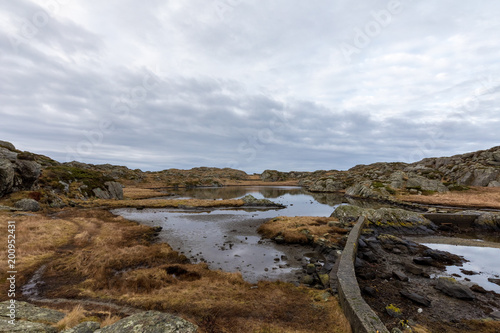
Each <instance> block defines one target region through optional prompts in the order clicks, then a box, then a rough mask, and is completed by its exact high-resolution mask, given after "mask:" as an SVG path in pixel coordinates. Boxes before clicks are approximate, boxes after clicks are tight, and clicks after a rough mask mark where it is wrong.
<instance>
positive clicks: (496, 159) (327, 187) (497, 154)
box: [300, 147, 500, 197]
mask: <svg viewBox="0 0 500 333" xmlns="http://www.w3.org/2000/svg"><path fill="white" fill-rule="evenodd" d="M365 182H368V183H370V182H371V184H370V185H369V186H368V187H370V189H371V190H376V192H382V195H386V194H387V195H393V194H394V192H396V191H402V192H410V193H414V194H428V193H433V192H447V191H449V190H461V189H463V188H464V186H489V187H500V147H494V148H491V149H489V150H483V151H477V152H474V153H467V154H462V155H455V156H451V157H439V158H426V159H423V160H421V161H419V162H415V163H412V164H406V163H374V164H370V165H357V166H355V167H353V168H351V169H349V170H347V171H337V170H331V171H322V172H321V173H318V172H314V173H311V174H310V175H309V176H307V177H306V178H304V179H302V180H301V182H300V183H301V184H302V185H304V186H306V187H307V188H308V189H309V190H310V191H312V192H336V191H342V190H346V189H349V188H351V187H352V186H356V185H357V184H359V183H365ZM365 187H366V186H365ZM353 190H354V189H350V191H353ZM356 190H357V191H359V190H360V188H357V189H356ZM384 191H387V193H385V192H384ZM361 194H362V195H359V196H361V197H362V196H363V195H365V194H367V193H366V191H364V192H362V193H361ZM368 196H373V193H369V194H368Z"/></svg>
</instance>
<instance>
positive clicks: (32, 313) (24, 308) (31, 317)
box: [0, 301, 65, 324]
mask: <svg viewBox="0 0 500 333" xmlns="http://www.w3.org/2000/svg"><path fill="white" fill-rule="evenodd" d="M15 305H16V319H24V320H28V321H41V322H44V323H54V324H55V323H57V322H58V321H60V320H61V319H63V318H64V317H65V314H64V313H62V312H60V311H57V310H52V309H46V308H41V307H38V306H36V305H33V304H30V303H27V302H22V301H16V303H15ZM8 306H10V303H9V301H5V302H2V303H0V317H9V314H10V312H9V311H10V310H9V308H8Z"/></svg>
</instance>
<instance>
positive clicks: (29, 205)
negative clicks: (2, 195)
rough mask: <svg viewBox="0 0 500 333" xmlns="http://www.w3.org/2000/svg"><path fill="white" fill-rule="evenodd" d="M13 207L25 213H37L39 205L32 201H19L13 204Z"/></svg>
mask: <svg viewBox="0 0 500 333" xmlns="http://www.w3.org/2000/svg"><path fill="white" fill-rule="evenodd" d="M14 207H15V208H17V209H20V210H22V211H25V212H38V211H39V210H40V204H39V203H38V201H36V200H33V199H21V200H19V201H18V202H16V203H15V204H14Z"/></svg>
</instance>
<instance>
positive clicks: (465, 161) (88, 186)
mask: <svg viewBox="0 0 500 333" xmlns="http://www.w3.org/2000/svg"><path fill="white" fill-rule="evenodd" d="M256 177H257V176H256ZM255 180H256V179H254V177H253V176H251V175H248V174H247V173H245V172H244V171H241V170H234V169H230V168H223V169H220V168H208V167H198V168H193V169H190V170H179V169H167V170H163V171H156V172H151V171H146V172H143V171H141V170H139V169H135V170H131V169H129V168H127V167H125V166H114V165H110V164H103V165H92V164H85V163H80V162H76V161H74V162H69V163H59V162H57V161H54V160H53V159H51V158H49V157H46V156H43V155H37V154H33V153H30V152H22V151H19V150H17V149H16V148H15V146H14V145H13V144H12V143H9V142H6V141H0V197H2V196H5V195H7V194H11V193H15V192H23V191H25V192H26V191H28V192H31V193H24V194H25V195H24V196H22V195H20V196H17V197H16V196H14V199H17V201H19V200H20V199H31V200H35V201H37V202H39V203H40V204H42V205H44V204H45V205H48V206H51V207H55V208H57V207H64V206H66V205H71V204H72V203H71V199H83V200H85V199H87V198H91V197H97V198H101V199H122V198H123V190H122V187H123V186H132V187H137V188H141V187H144V188H165V187H174V188H177V187H183V188H194V187H201V186H210V187H213V186H224V185H227V184H238V183H242V184H246V183H245V182H247V183H248V182H250V183H252V181H255ZM260 181H262V182H266V183H274V182H292V183H295V184H298V185H301V186H304V187H305V188H306V189H308V190H309V191H311V192H315V193H323V192H338V191H343V192H345V194H346V195H347V196H350V197H360V198H371V199H376V200H389V201H391V200H394V196H395V195H397V194H405V193H408V194H424V195H425V194H432V193H444V192H449V191H462V190H466V189H468V187H469V186H480V187H500V147H494V148H491V149H488V150H482V151H477V152H472V153H467V154H462V155H455V156H451V157H439V158H426V159H423V160H421V161H419V162H415V163H412V164H406V163H374V164H370V165H357V166H355V167H353V168H351V169H349V170H347V171H337V170H330V171H325V170H318V171H314V172H296V171H292V172H280V171H277V170H265V171H264V172H263V173H262V174H261V175H260ZM14 203H15V202H12V203H11V204H14ZM30 204H31V206H33V205H34V204H33V202H24V204H23V205H22V206H23V207H25V206H24V205H28V206H29V205H30ZM33 207H34V206H33Z"/></svg>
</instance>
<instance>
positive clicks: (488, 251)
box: [423, 243, 500, 293]
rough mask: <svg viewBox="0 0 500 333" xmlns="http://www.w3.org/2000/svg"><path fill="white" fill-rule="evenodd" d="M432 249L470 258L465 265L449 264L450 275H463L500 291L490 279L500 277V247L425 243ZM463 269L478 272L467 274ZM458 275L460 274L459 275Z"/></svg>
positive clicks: (499, 287)
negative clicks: (499, 259) (499, 260)
mask: <svg viewBox="0 0 500 333" xmlns="http://www.w3.org/2000/svg"><path fill="white" fill-rule="evenodd" d="M423 245H425V246H428V247H430V248H431V249H435V250H441V251H448V252H450V253H453V254H456V255H459V256H463V257H464V258H465V259H467V260H469V261H468V262H466V263H464V264H463V266H460V267H459V266H448V267H446V273H447V274H449V275H452V274H456V275H455V276H456V277H458V276H461V277H462V280H463V279H465V278H467V279H469V280H470V281H471V282H473V283H477V284H478V285H480V286H481V287H483V288H484V289H486V290H493V291H495V292H497V293H500V286H499V285H497V284H494V283H491V282H490V281H488V279H489V278H490V279H491V278H496V279H498V278H499V277H500V265H499V264H498V258H499V257H500V249H496V248H490V247H476V246H461V245H449V244H428V243H426V244H423ZM462 270H466V271H472V272H475V273H478V274H474V275H465V274H464V273H463V272H462ZM457 275H458V276H457Z"/></svg>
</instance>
